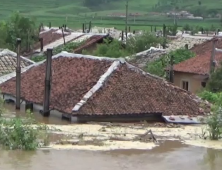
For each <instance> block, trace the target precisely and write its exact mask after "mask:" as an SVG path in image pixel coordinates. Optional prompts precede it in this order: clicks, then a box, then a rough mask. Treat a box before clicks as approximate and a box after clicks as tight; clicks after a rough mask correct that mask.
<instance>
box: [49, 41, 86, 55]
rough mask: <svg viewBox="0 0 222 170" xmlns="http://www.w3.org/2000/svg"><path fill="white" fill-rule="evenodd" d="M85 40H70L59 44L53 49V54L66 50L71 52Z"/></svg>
mask: <svg viewBox="0 0 222 170" xmlns="http://www.w3.org/2000/svg"><path fill="white" fill-rule="evenodd" d="M84 43H85V42H84V41H82V42H70V43H66V44H65V45H60V46H58V47H56V48H54V49H53V54H54V55H56V54H58V53H61V52H62V51H67V52H71V53H72V52H73V51H74V50H75V49H76V48H78V47H79V46H81V45H82V44H84Z"/></svg>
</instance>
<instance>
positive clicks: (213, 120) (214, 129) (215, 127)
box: [207, 106, 222, 140]
mask: <svg viewBox="0 0 222 170" xmlns="http://www.w3.org/2000/svg"><path fill="white" fill-rule="evenodd" d="M207 125H208V132H209V137H210V139H212V140H218V139H219V138H221V135H222V108H221V106H215V108H214V109H213V113H212V115H210V116H209V118H208V119H207Z"/></svg>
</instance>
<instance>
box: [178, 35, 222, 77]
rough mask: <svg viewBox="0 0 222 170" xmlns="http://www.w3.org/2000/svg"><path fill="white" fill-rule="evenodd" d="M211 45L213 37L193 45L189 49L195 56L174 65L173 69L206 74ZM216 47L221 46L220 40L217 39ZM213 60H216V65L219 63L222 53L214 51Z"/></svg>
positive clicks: (208, 70) (208, 68) (208, 67)
mask: <svg viewBox="0 0 222 170" xmlns="http://www.w3.org/2000/svg"><path fill="white" fill-rule="evenodd" d="M212 46H213V39H212V40H208V41H206V42H204V43H202V44H199V45H195V46H194V47H193V48H192V49H191V51H193V52H194V53H195V54H196V56H195V57H193V58H190V59H188V60H186V61H183V62H181V63H179V64H176V65H174V71H178V72H185V73H194V74H200V75H208V74H209V72H210V58H211V53H212ZM216 48H222V41H221V40H218V41H217V43H216ZM215 61H216V62H217V66H218V65H219V63H220V62H221V61H222V53H218V52H216V55H215Z"/></svg>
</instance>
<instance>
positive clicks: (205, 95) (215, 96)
mask: <svg viewBox="0 0 222 170" xmlns="http://www.w3.org/2000/svg"><path fill="white" fill-rule="evenodd" d="M219 95H220V93H212V92H210V91H207V90H204V91H202V92H201V93H199V94H198V96H199V97H200V98H201V99H203V100H207V101H208V102H210V103H212V104H215V103H217V102H218V100H219Z"/></svg>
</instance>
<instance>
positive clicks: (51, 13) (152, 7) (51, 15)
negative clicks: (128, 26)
mask: <svg viewBox="0 0 222 170" xmlns="http://www.w3.org/2000/svg"><path fill="white" fill-rule="evenodd" d="M199 1H200V2H199ZM213 1H214V2H215V3H212V2H213ZM0 4H1V5H0V19H5V18H7V17H8V16H9V15H10V14H11V13H12V12H13V11H16V10H17V11H20V12H21V13H22V14H24V15H27V16H32V17H35V18H36V19H37V20H38V21H39V22H43V23H48V22H49V21H51V22H52V23H54V24H56V25H59V24H63V23H67V24H69V25H71V26H72V27H81V24H82V22H84V21H86V22H88V21H89V20H93V21H94V23H96V24H97V25H102V24H105V25H112V24H117V25H118V24H120V25H121V24H124V21H123V20H124V19H123V18H115V19H113V18H108V17H107V15H112V16H113V15H117V14H118V15H119V14H124V13H125V0H62V1H59V0H37V1H36V0H0ZM174 9H176V10H178V11H182V10H188V11H191V12H192V13H194V14H195V15H198V16H200V15H201V16H202V15H203V16H204V17H205V16H209V14H212V16H215V15H216V14H217V13H221V12H222V0H212V1H209V0H129V13H137V14H138V15H142V16H137V17H136V19H135V18H134V19H132V18H131V19H130V20H132V23H133V24H135V25H141V26H142V25H146V24H147V23H149V24H159V25H161V24H163V22H164V21H165V22H167V23H168V22H170V23H171V24H172V21H171V20H169V18H164V17H163V16H159V15H155V16H154V15H150V14H149V13H150V12H158V13H160V12H161V13H162V12H168V11H172V10H174ZM145 14H146V15H145ZM115 17H116V16H115ZM135 20H136V21H135ZM209 22H210V24H212V23H213V24H215V23H217V22H218V21H217V22H215V21H209ZM214 22H215V23H214ZM184 23H186V21H184ZM181 24H183V22H181ZM194 24H196V22H194ZM202 24H204V23H202ZM218 25H219V24H218Z"/></svg>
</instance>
